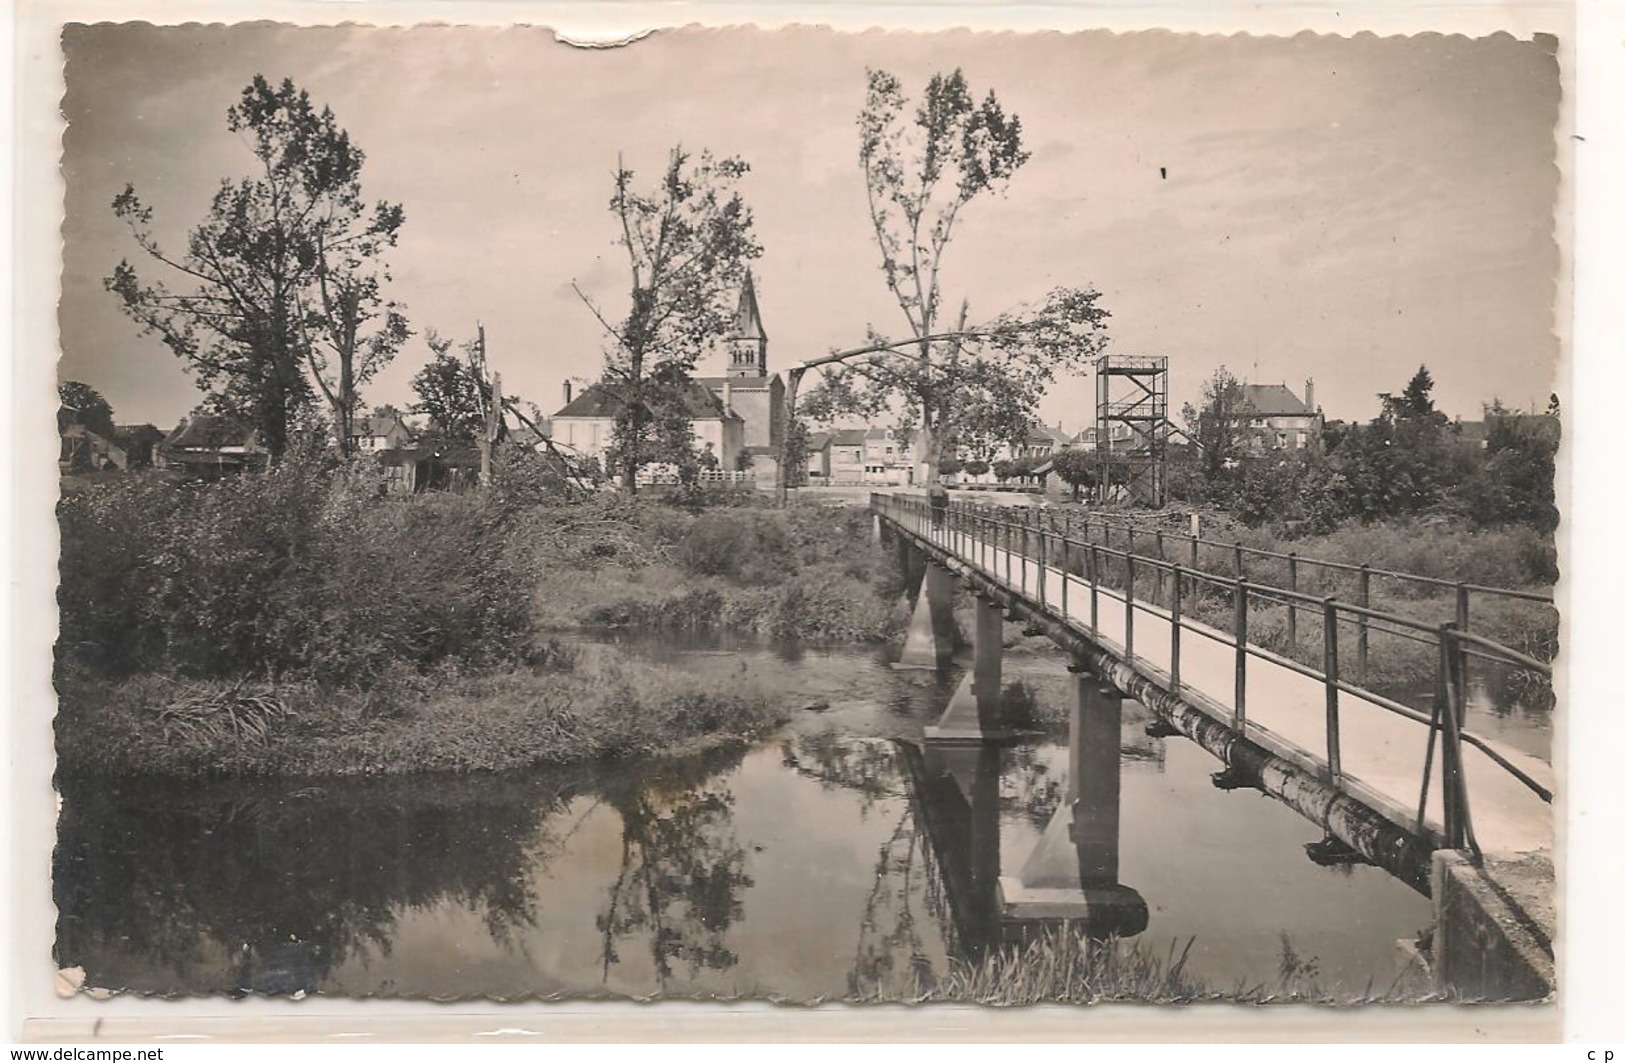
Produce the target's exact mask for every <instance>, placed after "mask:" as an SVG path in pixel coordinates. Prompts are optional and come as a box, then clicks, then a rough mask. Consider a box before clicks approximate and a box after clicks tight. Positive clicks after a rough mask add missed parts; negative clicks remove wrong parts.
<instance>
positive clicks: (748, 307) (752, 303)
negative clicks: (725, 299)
mask: <svg viewBox="0 0 1625 1063" xmlns="http://www.w3.org/2000/svg"><path fill="white" fill-rule="evenodd" d="M728 375H729V376H731V377H764V376H766V375H767V331H766V330H765V329H763V328H762V312H761V310H760V309H759V308H758V307H757V305H756V285H755V284H754V283H753V282H752V280H751V276H750V271H749V270H746V271H745V286H744V287H743V288H741V289H740V290H739V309H738V311H736V312H735V314H734V329H733V334H732V335H731V336H729V337H728Z"/></svg>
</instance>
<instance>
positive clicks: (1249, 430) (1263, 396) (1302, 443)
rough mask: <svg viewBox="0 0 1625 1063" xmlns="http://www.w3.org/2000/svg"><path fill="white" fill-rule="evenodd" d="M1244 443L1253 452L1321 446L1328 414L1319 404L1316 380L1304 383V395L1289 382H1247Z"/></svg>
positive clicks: (1241, 415) (1243, 389)
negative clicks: (1316, 402) (1300, 395)
mask: <svg viewBox="0 0 1625 1063" xmlns="http://www.w3.org/2000/svg"><path fill="white" fill-rule="evenodd" d="M1241 393H1242V403H1241V405H1240V407H1239V412H1238V417H1239V418H1240V420H1241V425H1240V427H1241V444H1242V447H1243V449H1245V450H1247V451H1248V452H1250V453H1253V454H1262V453H1264V452H1265V451H1268V450H1319V449H1320V448H1321V433H1322V431H1323V430H1324V428H1325V418H1324V417H1323V416H1322V415H1321V413H1320V410H1319V409H1318V408H1317V407H1316V406H1315V404H1314V403H1315V382H1314V381H1313V380H1308V381H1305V382H1304V385H1303V395H1304V397H1303V398H1302V399H1300V398H1298V396H1296V395H1294V394H1293V393H1292V390H1291V389H1290V388H1288V387H1287V386H1286V385H1285V384H1243V385H1241Z"/></svg>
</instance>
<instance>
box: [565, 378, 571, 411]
mask: <svg viewBox="0 0 1625 1063" xmlns="http://www.w3.org/2000/svg"><path fill="white" fill-rule="evenodd" d="M564 404H565V405H566V406H568V405H570V381H569V380H568V379H566V380H565V382H564Z"/></svg>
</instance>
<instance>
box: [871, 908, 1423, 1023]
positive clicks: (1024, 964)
mask: <svg viewBox="0 0 1625 1063" xmlns="http://www.w3.org/2000/svg"><path fill="white" fill-rule="evenodd" d="M1195 943H1196V941H1195V939H1194V938H1188V939H1186V940H1185V942H1184V943H1183V944H1181V943H1180V942H1179V941H1177V940H1174V941H1170V942H1169V944H1168V947H1167V948H1166V949H1154V948H1152V947H1150V946H1149V945H1147V944H1146V943H1144V942H1142V941H1123V940H1121V939H1119V938H1105V939H1095V938H1090V937H1088V936H1086V935H1085V934H1084V933H1083V932H1082V931H1079V930H1077V929H1069V928H1064V927H1062V928H1055V927H1046V928H1045V929H1043V930H1041V931H1039V932H1038V933H1036V934H1034V935H1033V936H1031V937H1030V938H1028V939H1027V940H1026V941H1024V942H1021V943H1016V944H1006V945H1004V946H1003V947H1001V948H998V949H994V950H990V951H989V952H987V953H985V954H984V955H983V956H982V957H981V958H980V959H977V960H974V961H967V960H962V959H955V960H953V961H952V963H951V965H950V967H949V969H948V972H947V973H946V974H945V975H944V976H943V977H942V978H941V979H940V980H939V981H937V982H936V983H935V984H931V985H926V984H923V983H922V982H920V981H919V980H918V979H917V981H916V984H915V986H914V987H913V989H912V990H911V991H910V992H906V993H902V994H897V995H889V994H877V995H876V996H874V997H872V998H866V999H873V1000H881V999H888V1000H896V1001H904V1000H907V1001H925V1000H932V1001H963V1002H968V1003H976V1004H988V1005H993V1006H996V1007H1020V1006H1025V1005H1030V1004H1051V1003H1053V1004H1094V1003H1100V1002H1106V1001H1128V1002H1136V1003H1147V1004H1194V1003H1200V1002H1204V1001H1211V1002H1230V1003H1246V1004H1266V1003H1299V1002H1312V1003H1337V1004H1352V1003H1382V1002H1394V1003H1399V1002H1404V1003H1416V1002H1418V1001H1421V1000H1425V999H1429V998H1430V997H1432V996H1433V994H1432V990H1431V988H1430V987H1429V986H1428V985H1427V984H1426V982H1425V979H1424V977H1423V974H1422V972H1421V970H1420V969H1419V968H1418V967H1417V966H1416V965H1414V964H1411V965H1407V966H1406V967H1405V968H1404V969H1403V970H1401V972H1400V973H1399V975H1398V976H1397V977H1395V978H1394V979H1392V980H1391V981H1389V982H1388V983H1387V984H1385V985H1378V984H1377V983H1376V981H1375V979H1372V980H1370V981H1368V983H1367V985H1366V986H1365V987H1364V988H1363V989H1362V990H1360V991H1358V992H1347V993H1344V992H1338V991H1335V990H1332V989H1329V988H1327V987H1326V986H1325V985H1324V984H1323V979H1322V976H1321V973H1320V970H1319V964H1318V962H1317V961H1316V960H1315V959H1314V957H1306V956H1303V955H1301V954H1299V953H1297V952H1296V951H1295V950H1294V949H1293V947H1292V943H1291V941H1290V940H1289V939H1288V938H1287V937H1286V936H1285V935H1283V936H1282V940H1281V960H1280V965H1279V967H1278V969H1277V972H1276V975H1275V977H1274V978H1272V979H1269V980H1267V981H1257V982H1248V981H1238V982H1235V983H1232V984H1230V985H1227V986H1221V985H1218V984H1215V983H1213V982H1212V981H1210V980H1209V979H1207V978H1204V977H1203V976H1202V975H1201V974H1199V973H1198V972H1196V971H1194V970H1192V967H1191V963H1190V959H1191V949H1192V948H1193V947H1194V945H1195Z"/></svg>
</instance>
